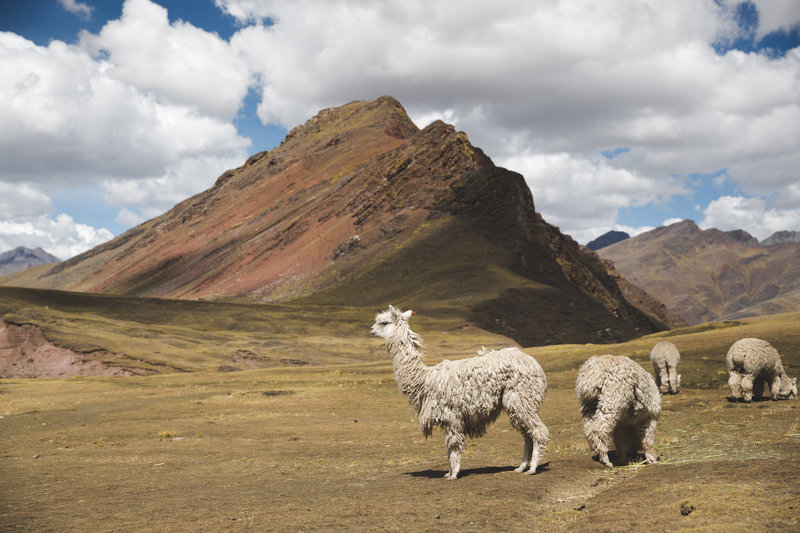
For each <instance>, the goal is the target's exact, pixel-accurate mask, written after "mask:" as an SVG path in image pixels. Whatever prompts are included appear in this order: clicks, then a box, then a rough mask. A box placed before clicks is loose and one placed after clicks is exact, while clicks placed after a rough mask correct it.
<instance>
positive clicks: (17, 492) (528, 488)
mask: <svg viewBox="0 0 800 533" xmlns="http://www.w3.org/2000/svg"><path fill="white" fill-rule="evenodd" d="M540 361H542V359H541V358H540ZM542 363H543V366H545V369H546V370H547V369H548V368H554V367H555V365H554V364H551V363H550V362H548V361H542ZM552 373H553V374H554V379H553V380H552V382H553V383H555V385H551V387H550V389H549V390H548V393H547V397H546V399H545V402H544V404H543V407H542V412H541V415H542V419H543V420H544V421H545V423H546V424H547V425H548V427H549V429H550V432H551V442H550V444H549V446H548V450H547V453H546V456H545V458H544V461H543V464H542V465H541V466H540V470H539V473H537V474H536V475H534V476H528V475H522V474H518V473H515V472H513V471H511V470H512V469H513V468H514V467H515V466H516V465H517V464H518V463H519V459H520V455H521V451H522V439H521V437H520V436H519V435H518V434H517V433H516V432H515V431H514V430H513V429H512V428H511V426H510V425H509V424H508V420H507V419H506V418H504V417H501V419H500V420H498V422H497V423H496V424H495V425H494V426H492V428H491V429H490V431H489V433H488V434H487V435H486V436H484V437H483V438H481V439H477V440H472V441H470V444H469V447H468V450H467V452H466V454H465V456H464V457H463V460H462V468H463V470H462V475H461V477H460V478H459V479H458V480H456V481H446V480H444V479H443V478H442V477H443V475H444V473H445V470H446V461H445V450H444V443H443V437H442V434H441V433H435V434H434V437H433V438H431V439H428V440H425V439H424V438H423V437H422V435H421V433H420V432H419V429H418V425H417V422H416V420H415V419H414V417H413V416H412V413H411V412H410V411H409V410H408V407H407V405H406V403H405V400H404V399H403V397H402V396H401V394H400V392H399V391H398V390H397V385H396V384H395V382H394V379H393V375H392V372H391V367H390V366H389V365H388V364H386V363H381V364H367V365H358V366H342V367H314V368H312V367H303V368H288V369H261V370H252V371H244V372H235V373H195V374H173V375H162V376H146V377H129V378H72V379H64V380H2V381H0V416H2V419H0V469H2V472H3V473H2V476H0V527H2V530H4V531H38V532H43V531H54V532H55V531H59V532H60V531H176V532H177V531H287V530H291V531H321V530H325V531H329V530H345V531H354V530H369V531H449V530H463V531H501V530H502V531H522V530H526V531H632V530H633V531H643V530H657V531H672V530H701V531H722V530H725V531H745V530H746V531H798V530H800V499H798V495H800V488H798V483H797V480H798V474H800V417H798V413H799V412H798V407H797V406H798V402H797V401H781V402H773V401H760V402H754V403H752V404H749V405H748V404H739V403H729V402H728V401H727V400H726V399H725V391H724V390H720V389H707V390H693V389H687V390H684V391H682V392H681V393H680V394H678V395H676V396H668V397H665V398H664V402H663V413H662V417H661V420H660V422H659V426H658V431H657V437H656V449H657V451H658V454H659V459H660V462H659V463H658V464H656V465H652V466H648V465H643V464H632V465H629V466H626V467H617V468H615V469H613V470H611V469H606V468H605V467H603V466H602V465H600V464H599V463H598V462H596V461H595V460H593V459H592V458H591V457H590V455H589V451H588V448H587V446H586V442H585V439H584V437H583V434H582V430H581V422H580V416H579V413H578V410H577V402H576V401H575V397H574V390H573V389H572V388H571V387H570V386H569V385H568V384H569V382H570V380H571V379H572V377H571V376H573V375H574V370H572V369H567V370H564V371H563V372H562V373H561V377H559V371H557V370H553V371H552ZM560 383H564V385H560Z"/></svg>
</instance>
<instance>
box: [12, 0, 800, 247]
mask: <svg viewBox="0 0 800 533" xmlns="http://www.w3.org/2000/svg"><path fill="white" fill-rule="evenodd" d="M215 3H216V4H217V6H219V7H220V9H221V10H222V11H223V12H225V13H227V14H229V15H230V16H232V17H234V18H235V19H236V20H237V22H238V23H239V24H240V26H241V28H240V30H239V31H238V32H237V33H236V34H235V35H234V36H233V37H231V39H230V40H229V42H226V41H225V40H223V39H221V38H220V37H219V36H217V35H216V34H213V33H209V32H206V31H203V30H202V29H199V28H197V27H195V26H193V25H191V24H188V23H185V22H180V21H178V22H173V23H170V22H169V19H168V17H167V13H166V11H165V9H164V8H162V7H161V6H158V5H156V4H154V3H152V2H150V1H149V0H127V1H126V2H125V4H124V11H123V15H122V17H121V18H120V19H119V20H116V21H111V22H109V23H108V24H106V26H105V27H104V28H103V29H102V30H101V31H100V32H99V33H98V34H96V35H93V34H89V33H84V34H82V36H81V39H80V41H79V43H78V44H77V45H74V46H69V45H66V44H64V43H61V42H58V41H54V42H52V43H51V44H50V45H49V46H46V47H41V46H36V45H34V44H33V43H31V42H29V41H26V40H25V39H22V38H20V37H18V36H16V35H13V34H9V33H0V71H2V72H3V73H4V75H3V76H2V77H0V124H3V128H0V181H5V182H9V183H12V182H28V183H31V184H36V183H39V184H43V183H52V182H56V181H58V182H70V181H71V182H73V183H85V182H86V181H87V180H90V181H93V182H94V183H99V184H102V187H103V189H104V191H105V197H106V199H107V201H109V202H110V203H112V204H113V205H115V206H117V207H119V208H120V212H119V215H118V220H129V221H133V220H136V217H147V216H149V214H150V213H160V212H163V210H164V209H166V208H168V207H169V206H170V205H172V203H174V202H176V201H179V200H181V199H183V198H185V197H186V196H189V195H191V194H194V193H195V192H199V190H201V189H202V188H205V187H207V186H208V185H209V184H210V183H212V182H213V180H214V179H215V178H216V175H217V174H219V172H221V171H222V170H224V169H225V168H229V167H231V166H237V165H238V164H241V162H242V161H243V160H244V158H245V151H246V150H247V149H248V144H247V140H246V139H243V138H242V137H241V136H240V135H238V134H237V132H236V130H235V128H234V126H233V125H232V123H231V121H232V120H233V117H234V116H235V115H236V113H237V111H238V110H239V108H240V106H241V103H242V100H243V98H244V96H245V95H246V94H247V90H248V87H252V86H254V85H255V86H257V87H258V89H259V90H260V91H261V95H262V101H261V104H260V105H259V108H258V114H259V117H260V118H261V119H262V120H263V121H264V122H265V123H273V124H280V125H282V126H284V127H286V128H292V127H294V126H295V125H297V124H300V123H302V122H304V121H305V120H307V119H308V118H309V117H311V116H312V115H314V114H315V113H316V112H317V111H319V110H320V109H322V108H326V107H331V106H337V105H342V104H344V103H346V102H349V101H352V100H356V99H372V98H375V97H378V96H380V95H383V94H390V95H393V96H395V97H396V98H398V99H399V100H400V102H401V103H402V104H403V105H404V106H405V107H406V109H407V110H408V112H409V114H410V116H411V117H412V118H413V119H414V120H415V121H416V122H417V123H418V124H419V125H420V126H425V125H426V123H427V122H429V121H430V120H432V119H435V118H442V119H444V120H445V121H447V122H450V123H455V124H457V126H458V128H459V129H461V130H463V131H465V132H467V133H468V135H469V137H470V139H471V141H472V142H473V144H475V145H476V146H479V147H481V148H483V149H484V151H485V152H486V153H487V154H488V155H489V156H490V157H492V158H493V159H494V160H495V161H496V162H497V163H498V164H502V165H504V166H506V167H508V168H510V169H512V170H517V171H520V172H522V173H523V174H524V175H525V176H526V179H527V180H528V182H529V183H530V184H531V186H532V187H533V192H534V201H535V203H536V207H537V209H538V210H540V211H541V212H542V213H544V215H545V217H546V218H547V219H548V220H549V221H551V222H553V223H555V224H557V225H558V226H560V227H561V229H562V230H563V231H565V232H566V233H570V234H572V235H573V236H574V237H576V239H578V240H579V241H581V242H585V241H586V240H588V239H587V237H594V236H597V235H599V234H601V233H604V232H606V231H608V230H609V229H611V228H614V227H620V226H619V222H618V213H619V212H620V211H621V210H624V209H626V208H629V207H636V206H653V205H655V206H658V205H659V203H660V202H665V201H666V200H667V199H669V198H674V197H675V196H676V195H677V196H682V195H686V196H687V197H689V196H691V191H690V190H689V189H691V187H692V186H693V184H692V183H691V180H690V179H688V176H689V175H690V174H692V173H702V174H714V173H716V172H718V171H720V170H723V169H726V170H727V172H726V174H725V176H726V178H727V179H728V180H729V181H728V184H729V185H730V186H731V188H732V189H734V190H736V191H737V192H736V194H740V192H741V194H742V196H743V197H745V196H747V197H750V198H757V199H761V200H763V201H764V202H765V203H764V206H765V207H764V210H765V211H764V213H767V214H768V213H769V212H771V211H770V210H772V211H774V212H775V213H791V212H792V210H793V209H798V208H800V189H798V186H797V185H796V183H797V182H798V181H800V180H799V179H798V175H797V170H796V169H798V168H800V146H799V144H800V141H798V139H800V48H797V49H795V50H793V51H790V52H789V53H787V54H786V56H785V57H782V58H771V57H767V56H766V55H760V54H745V53H742V52H737V51H729V52H727V53H726V54H725V55H718V54H717V53H716V52H715V49H714V47H713V46H712V43H715V42H716V41H718V40H719V39H721V38H728V39H730V38H732V37H733V36H734V35H735V34H736V32H737V31H738V29H737V28H735V27H734V26H733V25H732V22H733V20H732V18H731V14H732V6H734V5H735V4H736V1H735V0H723V1H722V2H716V1H714V0H674V1H672V2H662V1H660V0H620V1H618V2H595V1H591V0H569V1H568V0H549V1H543V2H525V3H521V2H517V1H513V0H498V1H496V2H493V3H492V4H491V6H489V5H487V4H482V3H462V4H459V5H455V4H451V3H445V2H427V1H424V0H407V1H404V2H364V1H363V0H341V1H337V2H328V1H323V0H298V1H296V2H282V1H274V0H264V1H259V0H215ZM755 4H756V5H757V6H758V8H759V11H760V26H759V29H758V30H757V31H758V32H759V34H765V33H768V32H769V31H773V30H775V29H786V28H789V27H792V25H793V24H796V23H798V22H800V13H799V12H798V11H800V9H798V7H797V6H798V3H797V2H796V1H795V0H755ZM76 5H77V4H76ZM266 19H270V20H269V21H268V22H264V21H265V20H266ZM617 148H626V149H629V150H630V151H629V152H627V153H625V154H624V155H622V156H620V157H617V158H615V159H613V161H609V160H606V159H603V158H601V157H599V156H598V155H597V154H599V153H601V152H602V151H604V150H614V149H617ZM212 170H213V171H212ZM182 195H183V196H182ZM29 201H31V202H32V201H33V200H29ZM23 203H24V202H23ZM721 206H722V204H721V203H720V204H712V205H709V206H708V208H707V211H708V213H710V215H709V214H707V218H713V216H712V215H714V214H715V213H717V210H718V209H721ZM702 207H703V206H701V209H702ZM723 211H724V210H723ZM727 212H728V213H730V212H731V211H730V210H729V211H727ZM664 216H665V217H667V216H669V214H668V213H665V215H664ZM720 217H721V218H723V217H722V215H720ZM728 220H731V219H730V218H729V219H728ZM738 220H740V221H742V223H745V222H747V223H750V224H752V223H755V222H753V221H752V219H749V218H747V217H743V216H741V217H739V218H738ZM776 220H778V221H785V222H786V223H789V222H791V220H792V218H791V217H783V218H781V217H778V218H776ZM776 223H778V222H776ZM743 228H744V229H746V230H748V231H750V232H751V233H754V234H755V233H756V229H755V228H753V227H744V226H743ZM780 229H800V227H798V226H795V227H785V228H780Z"/></svg>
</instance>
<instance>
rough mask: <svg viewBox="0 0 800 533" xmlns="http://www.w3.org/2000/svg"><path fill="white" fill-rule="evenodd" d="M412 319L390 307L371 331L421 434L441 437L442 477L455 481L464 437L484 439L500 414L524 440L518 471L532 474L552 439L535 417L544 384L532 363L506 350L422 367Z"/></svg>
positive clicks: (532, 360)
mask: <svg viewBox="0 0 800 533" xmlns="http://www.w3.org/2000/svg"><path fill="white" fill-rule="evenodd" d="M411 315H412V311H410V310H409V311H406V312H404V313H403V312H401V311H399V310H398V309H395V308H394V307H392V306H389V310H388V311H384V312H382V313H379V314H378V315H377V316H376V317H375V324H374V325H373V326H372V328H371V330H370V331H371V332H372V334H373V335H375V336H378V337H382V338H383V339H384V340H385V341H386V351H387V352H388V353H389V355H390V356H391V357H392V362H393V366H394V375H395V379H397V384H398V386H399V387H400V391H401V392H402V393H403V394H404V395H405V397H406V400H408V403H409V405H410V406H411V407H412V408H413V409H414V411H415V412H416V413H417V416H418V418H419V424H420V429H421V430H422V433H423V435H425V436H426V437H429V436H430V435H431V434H432V433H433V428H434V427H437V426H438V427H440V428H442V430H443V431H444V432H445V443H446V444H447V451H448V456H449V460H450V471H449V472H448V473H447V474H445V476H444V477H445V478H446V479H456V477H458V472H459V470H460V469H461V452H463V451H464V447H465V445H466V441H467V437H480V436H482V435H483V434H484V433H485V432H486V428H487V427H488V425H489V424H491V423H492V422H494V421H495V420H496V419H497V417H498V416H499V415H500V411H501V410H502V409H505V410H506V412H507V413H508V416H509V419H510V421H511V425H512V426H514V428H515V429H517V430H518V431H519V432H520V433H522V436H523V437H524V439H525V447H524V452H523V456H522V464H521V465H520V466H519V468H517V469H516V471H517V472H526V471H527V472H526V473H528V474H535V473H536V467H537V465H538V463H539V451H540V447H542V446H544V445H545V444H546V443H547V441H548V439H549V437H550V434H549V432H548V430H547V426H545V425H544V423H543V422H542V421H541V419H540V418H539V406H540V405H541V404H542V400H543V399H544V395H545V392H546V391H547V380H546V379H545V375H544V371H543V370H542V367H541V366H539V363H538V362H537V361H536V359H534V358H533V357H531V356H529V355H527V354H525V353H523V352H522V351H521V350H518V349H517V348H505V349H503V350H492V351H489V352H485V353H482V354H481V355H479V356H477V357H472V358H469V359H462V360H460V361H442V362H441V363H439V364H438V365H435V366H426V365H425V363H423V362H422V351H421V350H422V339H421V338H420V337H419V335H417V334H416V333H414V332H413V331H411V328H410V327H409V325H408V319H409V318H410V317H411Z"/></svg>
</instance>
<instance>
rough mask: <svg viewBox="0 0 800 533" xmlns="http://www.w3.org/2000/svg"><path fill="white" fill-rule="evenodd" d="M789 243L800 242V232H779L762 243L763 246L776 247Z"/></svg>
mask: <svg viewBox="0 0 800 533" xmlns="http://www.w3.org/2000/svg"><path fill="white" fill-rule="evenodd" d="M788 242H800V231H777V232H775V233H773V234H772V235H770V236H769V237H767V238H766V239H764V240H763V241H761V244H762V245H763V246H775V245H776V244H786V243H788Z"/></svg>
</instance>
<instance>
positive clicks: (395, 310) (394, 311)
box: [389, 305, 400, 315]
mask: <svg viewBox="0 0 800 533" xmlns="http://www.w3.org/2000/svg"><path fill="white" fill-rule="evenodd" d="M389 312H390V313H392V314H393V315H398V314H400V311H398V310H397V309H395V307H394V306H393V305H390V306H389Z"/></svg>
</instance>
